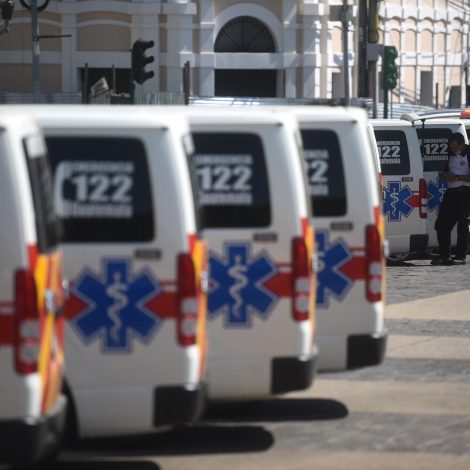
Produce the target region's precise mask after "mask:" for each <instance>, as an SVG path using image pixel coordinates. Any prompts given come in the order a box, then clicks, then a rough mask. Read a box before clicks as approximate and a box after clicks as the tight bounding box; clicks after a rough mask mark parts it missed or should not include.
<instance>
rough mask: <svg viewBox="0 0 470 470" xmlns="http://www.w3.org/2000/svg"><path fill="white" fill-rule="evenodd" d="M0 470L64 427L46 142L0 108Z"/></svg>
mask: <svg viewBox="0 0 470 470" xmlns="http://www.w3.org/2000/svg"><path fill="white" fill-rule="evenodd" d="M0 216H1V220H2V226H1V229H0V243H1V247H2V248H1V251H0V467H3V464H4V463H14V464H23V463H30V462H34V461H37V460H40V459H42V458H44V457H46V456H47V455H48V454H49V453H51V452H54V451H55V450H56V449H57V446H58V444H59V443H60V440H61V436H62V433H63V430H64V425H65V416H66V399H65V397H64V396H63V395H61V388H62V377H63V367H64V366H63V364H64V353H63V336H62V320H61V317H60V316H58V314H59V313H60V311H61V309H62V307H63V289H62V266H61V254H60V251H59V250H58V246H59V238H60V230H59V227H60V226H59V222H58V219H57V218H56V216H55V214H54V212H53V205H52V180H51V175H50V171H49V167H48V165H47V160H46V146H45V143H44V138H43V136H42V134H41V133H40V131H39V128H38V126H37V125H36V123H35V122H34V121H33V119H31V117H29V116H27V114H25V113H21V112H18V111H15V110H13V109H12V108H6V107H3V109H1V110H0Z"/></svg>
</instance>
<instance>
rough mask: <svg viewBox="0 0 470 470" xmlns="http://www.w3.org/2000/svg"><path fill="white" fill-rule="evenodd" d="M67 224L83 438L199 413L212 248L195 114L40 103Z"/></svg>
mask: <svg viewBox="0 0 470 470" xmlns="http://www.w3.org/2000/svg"><path fill="white" fill-rule="evenodd" d="M34 112H35V114H36V116H37V117H38V119H39V122H40V123H41V125H42V126H43V128H44V132H45V134H46V141H47V145H48V150H49V158H50V162H51V167H52V170H53V173H54V202H55V207H56V209H57V212H58V214H59V215H60V218H61V219H62V222H63V225H64V241H63V250H64V269H65V273H66V276H67V277H68V278H69V279H70V281H71V290H70V297H69V299H68V301H67V303H66V308H65V317H66V320H67V322H66V327H65V338H66V357H67V359H68V364H67V374H66V381H67V385H68V390H69V393H70V397H71V402H72V404H73V410H74V413H75V415H74V418H75V421H76V426H77V428H78V434H79V436H81V437H91V436H111V435H123V434H135V433H143V432H150V431H152V430H154V429H155V428H159V427H161V426H164V425H174V424H179V423H184V422H189V421H193V420H195V419H197V418H198V417H199V415H200V414H201V411H202V408H203V405H204V401H205V388H204V384H203V379H204V371H205V360H206V334H205V321H206V309H207V302H206V291H207V265H206V263H207V253H206V250H205V243H204V242H203V241H201V240H200V238H199V234H198V229H197V219H196V217H195V206H194V198H193V188H192V182H191V178H190V172H189V167H188V165H189V160H188V159H189V157H190V154H191V152H192V151H193V146H192V140H191V136H190V133H189V127H188V124H187V121H186V120H185V119H184V118H183V117H180V118H176V117H170V116H167V117H161V116H158V115H157V114H156V113H155V112H154V110H153V108H150V107H147V108H139V107H125V106H120V107H117V106H116V107H104V106H97V107H91V106H87V107H68V106H63V107H62V106H61V107H58V106H56V107H53V106H51V107H41V108H39V109H36V110H35V111H34Z"/></svg>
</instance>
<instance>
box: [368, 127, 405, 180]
mask: <svg viewBox="0 0 470 470" xmlns="http://www.w3.org/2000/svg"><path fill="white" fill-rule="evenodd" d="M374 133H375V140H376V142H377V149H378V151H379V156H380V167H381V168H382V174H383V175H385V176H387V175H409V174H410V152H409V150H408V141H407V139H406V134H405V133H404V132H403V131H398V130H394V129H390V130H388V129H387V130H374Z"/></svg>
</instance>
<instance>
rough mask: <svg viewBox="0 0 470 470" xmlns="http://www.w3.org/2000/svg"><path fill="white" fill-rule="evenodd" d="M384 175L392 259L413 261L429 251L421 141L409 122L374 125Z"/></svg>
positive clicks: (384, 211) (386, 225)
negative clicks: (413, 257) (413, 258)
mask: <svg viewBox="0 0 470 470" xmlns="http://www.w3.org/2000/svg"><path fill="white" fill-rule="evenodd" d="M374 131H375V134H376V139H377V147H378V149H379V154H380V155H381V167H382V173H383V181H384V187H383V192H384V195H383V214H384V219H385V232H386V236H387V239H388V240H389V251H390V255H391V256H392V257H394V256H397V255H399V256H401V257H404V258H409V257H410V256H415V254H416V253H423V252H424V251H425V250H426V248H427V243H428V236H427V228H426V218H427V215H426V209H425V206H424V205H423V202H424V198H425V196H424V187H423V188H422V192H423V194H421V193H420V185H423V184H424V181H422V180H423V170H422V163H421V158H420V147H419V142H418V140H417V138H416V132H415V131H414V129H413V128H412V127H411V125H409V124H408V123H402V122H399V121H398V122H397V123H396V125H393V123H392V121H390V122H389V123H387V124H386V125H380V123H377V124H374Z"/></svg>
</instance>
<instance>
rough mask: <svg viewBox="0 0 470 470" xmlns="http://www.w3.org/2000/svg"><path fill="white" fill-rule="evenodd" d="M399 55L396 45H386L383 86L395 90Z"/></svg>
mask: <svg viewBox="0 0 470 470" xmlns="http://www.w3.org/2000/svg"><path fill="white" fill-rule="evenodd" d="M397 57H398V52H397V48H396V47H395V46H384V54H383V60H382V88H383V89H384V90H393V89H394V88H395V87H396V86H397V77H398V69H397V64H396V63H395V59H396V58H397Z"/></svg>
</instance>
